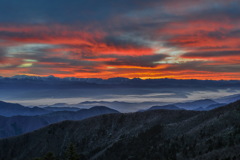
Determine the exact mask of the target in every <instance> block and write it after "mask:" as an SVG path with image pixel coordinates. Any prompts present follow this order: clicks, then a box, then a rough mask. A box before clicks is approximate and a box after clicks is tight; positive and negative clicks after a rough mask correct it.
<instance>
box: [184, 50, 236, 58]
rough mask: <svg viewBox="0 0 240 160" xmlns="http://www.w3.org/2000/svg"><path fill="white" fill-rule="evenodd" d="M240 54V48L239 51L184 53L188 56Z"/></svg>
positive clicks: (202, 56)
mask: <svg viewBox="0 0 240 160" xmlns="http://www.w3.org/2000/svg"><path fill="white" fill-rule="evenodd" d="M227 56H240V50H237V51H212V52H190V53H186V54H184V55H182V57H186V58H208V57H227Z"/></svg>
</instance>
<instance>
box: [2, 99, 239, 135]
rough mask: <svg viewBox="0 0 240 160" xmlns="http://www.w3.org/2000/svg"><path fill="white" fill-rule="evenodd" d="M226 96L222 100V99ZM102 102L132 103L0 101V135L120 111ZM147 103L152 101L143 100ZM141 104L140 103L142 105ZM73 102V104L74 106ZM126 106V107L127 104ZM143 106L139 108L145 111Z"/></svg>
mask: <svg viewBox="0 0 240 160" xmlns="http://www.w3.org/2000/svg"><path fill="white" fill-rule="evenodd" d="M237 98H239V99H240V97H239V95H234V96H227V97H222V98H219V99H217V100H221V102H231V101H232V100H235V99H237ZM224 100H225V101H224ZM83 104H85V105H86V104H87V105H89V106H90V105H99V106H98V107H92V108H90V109H83V108H78V107H77V106H81V105H83ZM101 104H104V105H107V106H109V104H110V105H111V106H114V105H116V106H119V107H121V106H123V107H124V105H126V106H128V107H129V106H131V105H132V104H131V103H126V102H118V101H115V102H104V101H93V102H83V103H79V104H70V105H69V104H66V103H57V104H54V105H50V106H41V107H42V108H41V107H25V106H22V105H20V104H14V103H6V102H3V101H0V126H1V128H0V138H5V137H11V136H17V135H21V134H24V133H27V132H31V131H33V130H36V129H39V128H42V127H45V126H47V125H50V124H53V123H56V122H61V121H64V120H82V119H85V118H89V117H93V116H97V115H102V114H109V113H119V112H118V111H117V110H114V109H111V108H108V107H104V106H100V105H101ZM143 104H145V105H150V104H151V103H148V102H146V103H143ZM143 104H142V105H143ZM224 105H226V104H225V103H218V102H216V101H214V100H211V99H203V100H197V101H191V102H184V103H174V104H169V105H156V106H152V107H150V108H149V109H146V110H195V111H209V110H212V109H215V108H218V107H221V106H224ZM74 106H75V107H74ZM126 106H125V107H126ZM146 110H141V112H144V111H146Z"/></svg>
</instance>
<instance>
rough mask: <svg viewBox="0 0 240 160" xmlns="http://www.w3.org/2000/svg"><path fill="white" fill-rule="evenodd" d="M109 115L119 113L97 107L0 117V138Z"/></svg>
mask: <svg viewBox="0 0 240 160" xmlns="http://www.w3.org/2000/svg"><path fill="white" fill-rule="evenodd" d="M109 113H119V112H118V111H116V110H113V109H110V108H107V107H104V106H96V107H92V108H90V109H81V110H79V111H57V112H51V113H48V114H44V115H38V116H13V117H4V116H0V126H1V128H0V138H5V137H11V136H17V135H21V134H24V133H27V132H31V131H33V130H36V129H39V128H41V127H45V126H47V125H50V124H53V123H56V122H61V121H64V120H82V119H85V118H89V117H94V116H97V115H102V114H109Z"/></svg>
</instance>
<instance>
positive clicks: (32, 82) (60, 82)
mask: <svg viewBox="0 0 240 160" xmlns="http://www.w3.org/2000/svg"><path fill="white" fill-rule="evenodd" d="M0 84H1V85H0V88H2V89H9V88H12V89H16V88H31V89H33V88H34V89H43V88H50V89H51V88H52V89H53V88H55V87H56V86H57V87H58V89H64V88H66V89H70V88H75V87H81V88H89V87H90V88H91V87H94V88H96V87H100V88H101V87H104V88H106V87H119V86H120V87H138V88H144V87H163V88H165V87H177V88H179V87H197V88H201V87H203V88H207V87H218V88H219V87H220V88H221V87H240V81H237V80H230V81H226V80H221V81H214V80H194V79H192V80H177V79H167V78H166V79H146V80H142V79H139V78H134V79H128V78H122V77H117V78H110V79H100V78H75V77H69V78H58V77H54V76H48V77H37V76H25V75H19V76H13V77H0Z"/></svg>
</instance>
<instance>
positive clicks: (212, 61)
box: [0, 0, 240, 79]
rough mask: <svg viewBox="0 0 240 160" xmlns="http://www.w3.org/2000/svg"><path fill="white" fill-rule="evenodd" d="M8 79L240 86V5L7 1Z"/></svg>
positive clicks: (2, 31)
mask: <svg viewBox="0 0 240 160" xmlns="http://www.w3.org/2000/svg"><path fill="white" fill-rule="evenodd" d="M0 14H1V16H0V72H1V76H13V75H17V74H26V75H40V76H47V75H54V76H59V77H89V78H91V77H99V78H110V77H128V78H134V77H140V78H181V79H189V78H196V79H240V74H239V71H240V63H239V62H240V21H239V19H240V1H239V0H229V1H226V0H198V1H196V0H184V1H177V0H161V1H155V0H148V1H145V0H132V1H127V0H115V1H106V0H71V1H66V0H52V1H51V2H50V1H47V0H41V1H36V2H35V1H34V2H33V1H32V0H22V1H19V0H12V1H7V0H0Z"/></svg>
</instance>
